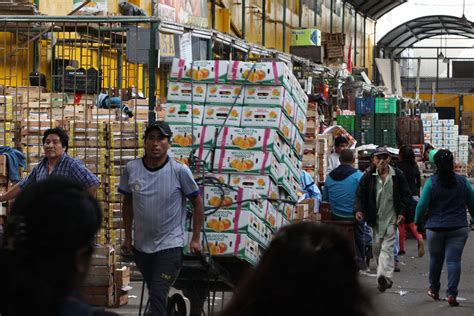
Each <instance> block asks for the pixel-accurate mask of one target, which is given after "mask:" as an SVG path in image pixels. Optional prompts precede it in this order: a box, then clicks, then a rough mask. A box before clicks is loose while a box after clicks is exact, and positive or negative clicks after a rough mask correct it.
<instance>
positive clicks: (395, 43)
mask: <svg viewBox="0 0 474 316" xmlns="http://www.w3.org/2000/svg"><path fill="white" fill-rule="evenodd" d="M439 35H457V36H463V37H466V38H471V39H474V29H473V23H472V22H470V21H468V20H467V19H466V18H464V17H463V18H459V17H456V16H448V15H431V16H424V17H421V18H416V19H414V20H411V21H408V22H405V23H403V24H401V25H399V26H397V27H396V28H394V29H393V30H391V31H390V32H389V33H387V34H386V35H385V36H384V37H383V38H382V39H381V40H380V41H378V43H377V46H378V47H379V48H383V49H384V51H385V52H387V53H389V54H391V55H392V56H394V57H397V56H399V55H400V53H401V52H402V51H404V50H405V49H406V48H408V47H410V46H411V45H413V44H415V43H416V42H420V41H422V40H424V39H427V38H431V37H435V36H439Z"/></svg>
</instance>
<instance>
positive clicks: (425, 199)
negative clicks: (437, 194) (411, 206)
mask: <svg viewBox="0 0 474 316" xmlns="http://www.w3.org/2000/svg"><path fill="white" fill-rule="evenodd" d="M430 199H431V178H429V179H428V180H426V182H425V185H424V186H423V191H422V192H421V197H420V200H419V201H418V204H417V206H416V211H415V221H414V222H415V224H416V225H420V224H421V221H422V219H423V216H425V213H426V210H427V209H428V205H429V203H430Z"/></svg>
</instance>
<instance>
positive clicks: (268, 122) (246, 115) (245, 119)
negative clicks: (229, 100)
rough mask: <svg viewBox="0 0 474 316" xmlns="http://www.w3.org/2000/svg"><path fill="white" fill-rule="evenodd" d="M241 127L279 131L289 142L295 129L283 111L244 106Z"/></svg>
mask: <svg viewBox="0 0 474 316" xmlns="http://www.w3.org/2000/svg"><path fill="white" fill-rule="evenodd" d="M240 126H241V127H253V128H256V127H258V128H265V127H268V128H274V129H277V130H279V131H280V133H281V134H282V135H283V137H284V138H285V139H286V140H287V141H288V142H289V141H290V140H291V135H292V132H293V128H294V125H293V124H292V123H291V121H290V119H289V118H288V117H287V116H286V115H285V113H283V109H281V108H265V107H251V106H248V107H247V106H244V108H243V111H242V120H241V123H240Z"/></svg>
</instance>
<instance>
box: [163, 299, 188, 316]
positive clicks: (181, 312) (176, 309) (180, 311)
mask: <svg viewBox="0 0 474 316" xmlns="http://www.w3.org/2000/svg"><path fill="white" fill-rule="evenodd" d="M166 315H167V316H186V315H187V311H186V303H185V301H184V298H183V296H182V295H181V294H174V295H173V296H171V297H170V298H169V299H168V307H167V311H166Z"/></svg>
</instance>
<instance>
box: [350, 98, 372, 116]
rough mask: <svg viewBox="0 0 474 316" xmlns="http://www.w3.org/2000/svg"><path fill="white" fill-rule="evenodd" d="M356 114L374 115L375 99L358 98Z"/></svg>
mask: <svg viewBox="0 0 474 316" xmlns="http://www.w3.org/2000/svg"><path fill="white" fill-rule="evenodd" d="M355 103H356V114H357V115H372V114H374V112H375V99H374V98H356V99H355Z"/></svg>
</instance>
